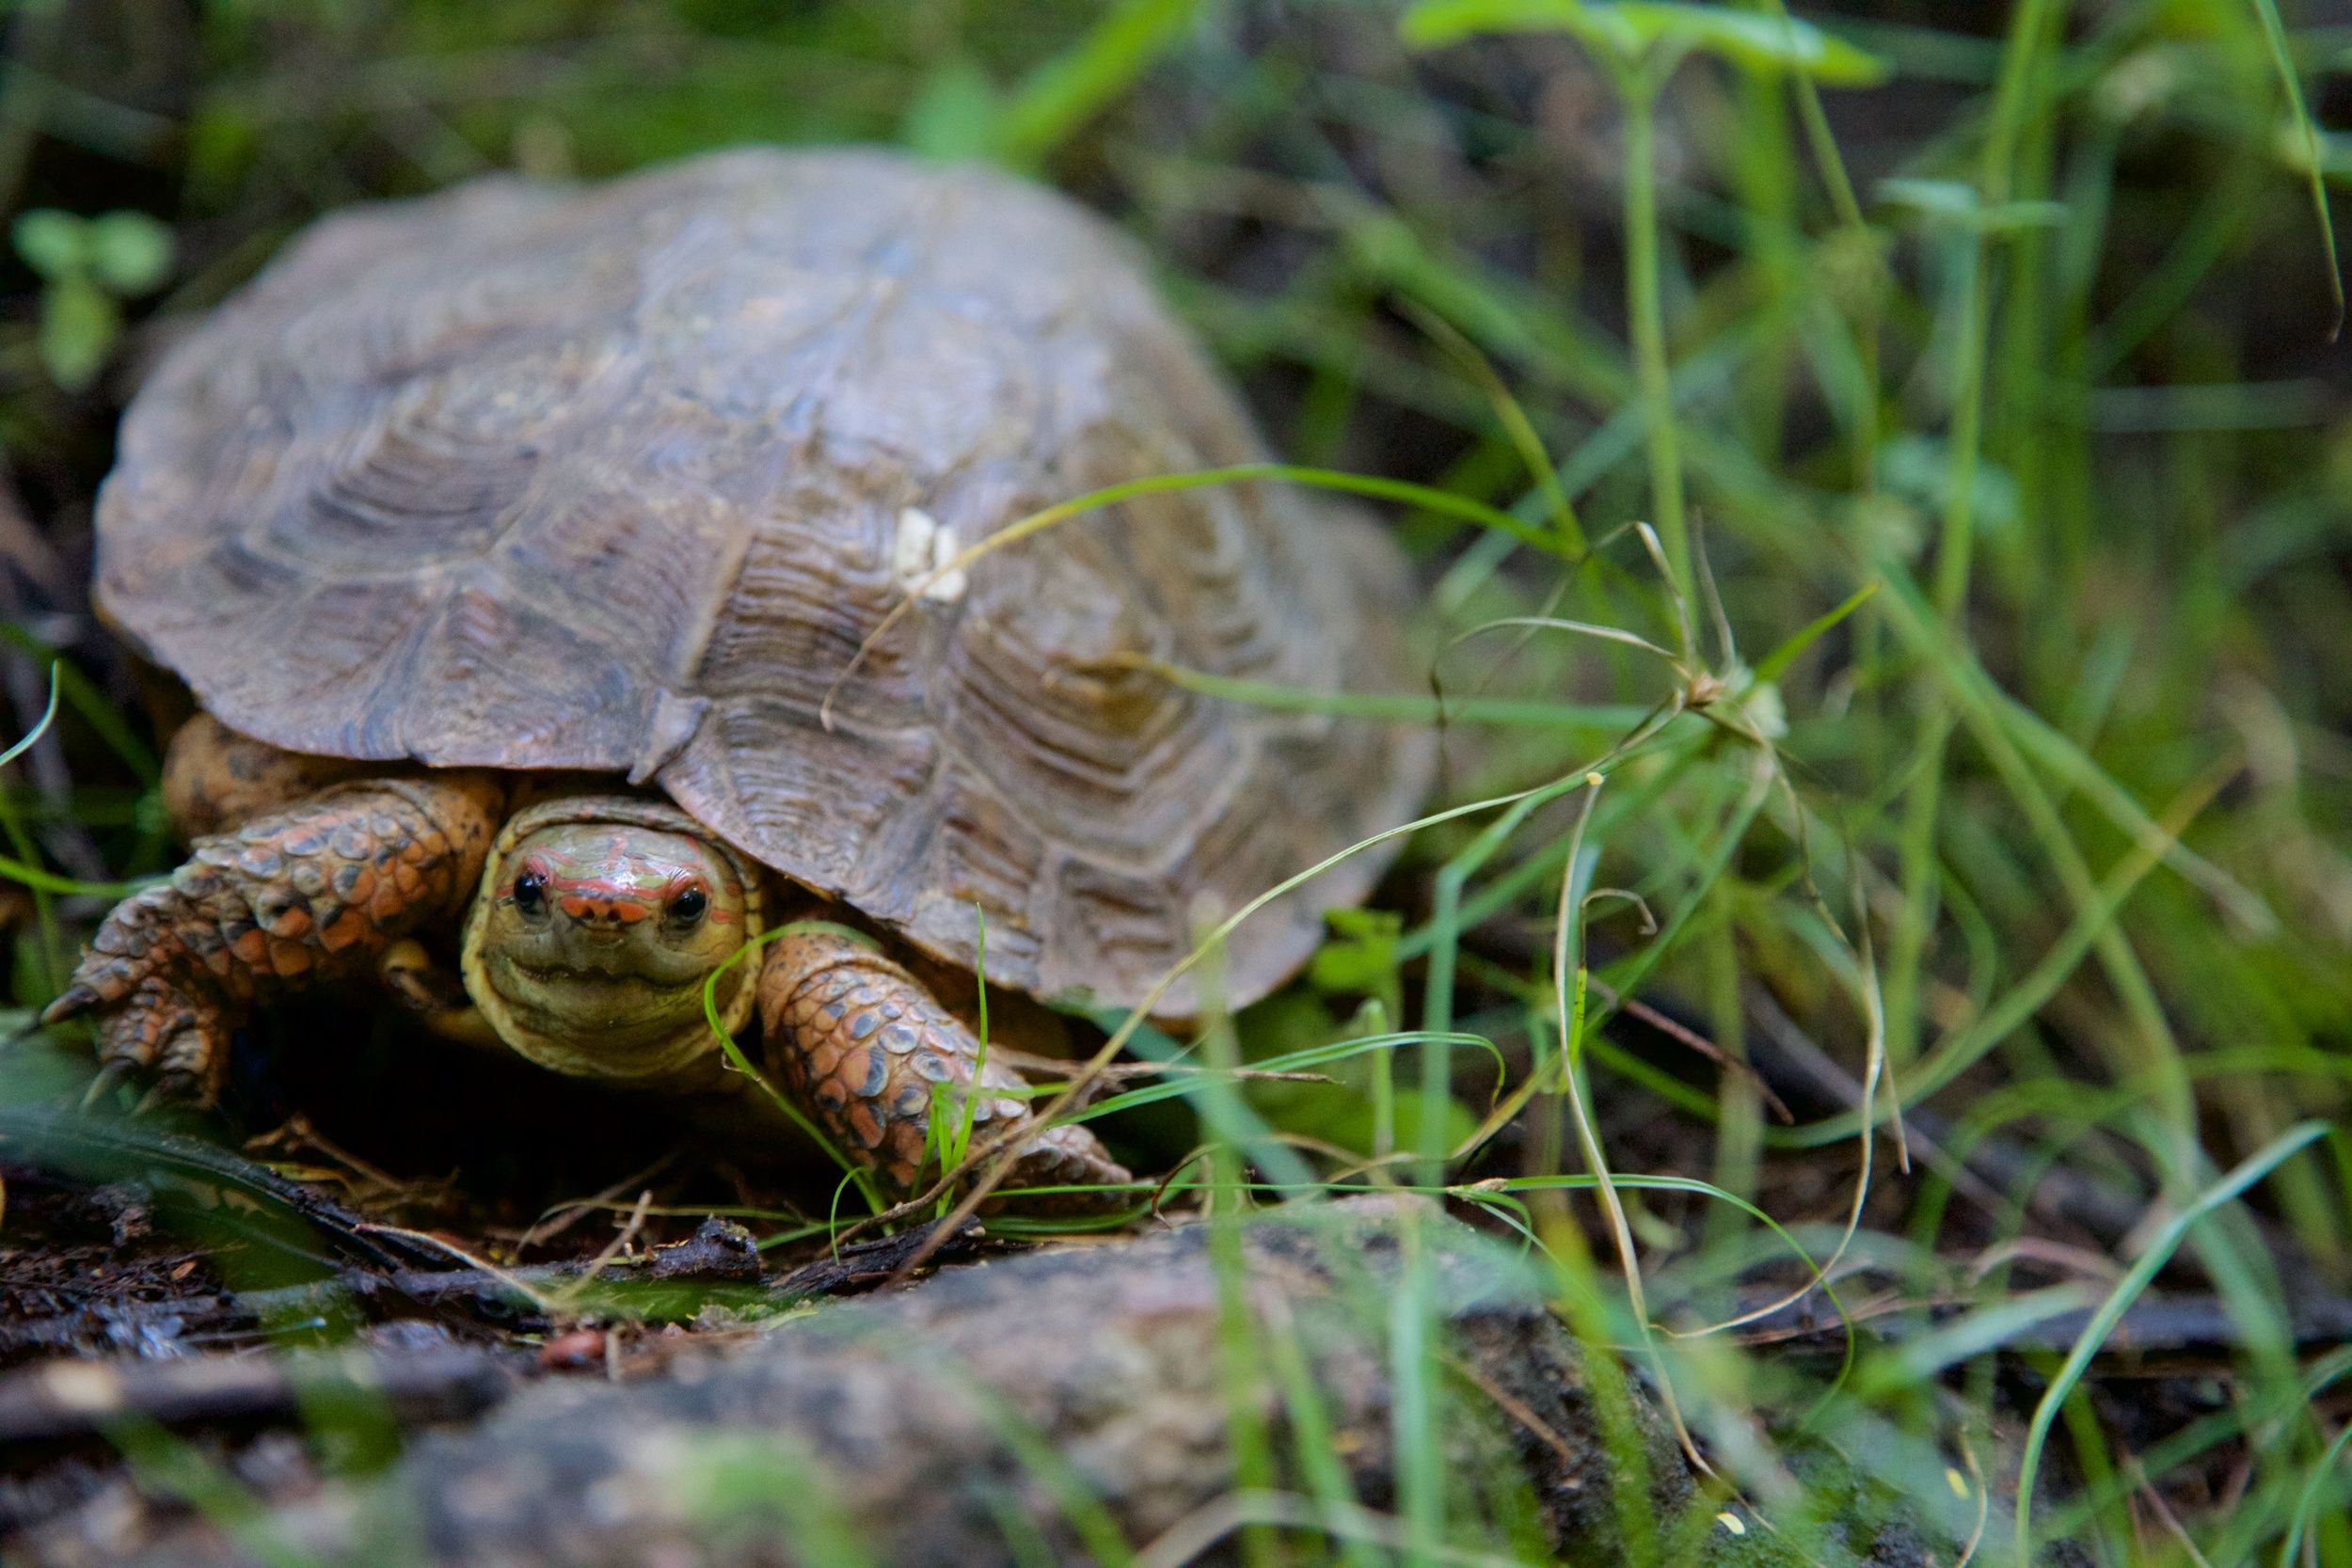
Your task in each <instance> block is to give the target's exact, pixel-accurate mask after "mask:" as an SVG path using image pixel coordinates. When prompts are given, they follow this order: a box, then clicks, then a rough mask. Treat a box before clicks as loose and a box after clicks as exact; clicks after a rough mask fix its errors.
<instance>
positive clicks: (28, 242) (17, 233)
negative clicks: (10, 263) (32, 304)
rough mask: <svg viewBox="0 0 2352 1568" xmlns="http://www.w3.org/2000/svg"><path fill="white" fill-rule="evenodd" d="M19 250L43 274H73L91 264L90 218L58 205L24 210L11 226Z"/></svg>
mask: <svg viewBox="0 0 2352 1568" xmlns="http://www.w3.org/2000/svg"><path fill="white" fill-rule="evenodd" d="M9 237H10V238H11V239H12V240H13V241H15V243H16V253H17V254H18V255H19V256H22V257H24V264H25V265H26V266H28V267H31V268H32V269H33V270H34V271H35V272H37V273H39V274H40V275H41V277H46V278H50V279H52V280H55V279H56V278H60V277H72V276H74V275H75V274H77V273H79V272H82V271H84V270H85V269H86V268H87V267H88V265H89V220H88V219H87V218H83V217H78V216H76V215H75V214H72V213H65V212H60V211H58V210H57V209H56V208H55V207H36V208H34V209H33V210H32V211H31V212H29V213H25V214H21V215H20V216H19V217H18V218H17V220H16V224H15V226H14V227H13V228H12V229H11V230H9Z"/></svg>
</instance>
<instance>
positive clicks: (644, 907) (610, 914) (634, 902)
mask: <svg viewBox="0 0 2352 1568" xmlns="http://www.w3.org/2000/svg"><path fill="white" fill-rule="evenodd" d="M548 892H549V893H551V894H553V895H555V907H556V908H557V909H559V910H562V911H564V913H565V914H567V915H570V916H571V917H572V918H573V919H574V920H593V921H597V922H605V921H612V922H614V923H617V924H619V925H622V926H634V925H636V924H637V923H638V922H639V921H641V920H644V919H645V918H646V917H647V916H649V915H651V914H652V913H653V912H654V911H656V910H657V909H658V908H659V907H660V906H658V905H655V904H649V903H647V902H645V901H644V899H643V898H640V897H638V896H637V890H636V889H635V888H634V887H624V886H622V885H620V884H618V883H615V882H608V881H604V880H602V879H598V878H595V877H559V878H557V879H555V880H554V881H553V882H552V883H551V884H550V886H549V887H548Z"/></svg>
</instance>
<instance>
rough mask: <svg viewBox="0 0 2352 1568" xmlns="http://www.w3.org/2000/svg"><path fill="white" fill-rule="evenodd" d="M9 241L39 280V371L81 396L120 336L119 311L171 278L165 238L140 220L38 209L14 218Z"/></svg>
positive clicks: (129, 215)
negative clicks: (80, 392)
mask: <svg viewBox="0 0 2352 1568" xmlns="http://www.w3.org/2000/svg"><path fill="white" fill-rule="evenodd" d="M9 237H10V238H11V239H12V240H13V241H14V242H15V244H16V253H17V255H19V256H21V257H23V258H24V264H25V265H26V266H28V267H31V268H32V269H33V271H35V272H36V273H38V274H40V279H41V290H40V338H39V346H40V363H41V368H42V369H44V370H46V371H47V372H49V378H50V379H51V380H53V381H55V382H56V384H57V385H58V386H60V387H62V388H65V389H66V390H67V391H69V392H79V391H82V390H84V389H86V388H87V387H88V386H89V385H90V383H91V382H93V381H95V380H97V379H98V372H100V371H102V370H103V369H104V368H105V365H106V358H107V356H109V355H111V354H112V353H113V352H114V348H115V343H116V341H118V340H119V339H120V338H121V336H122V307H123V305H124V303H125V302H126V301H129V300H134V299H136V298H138V297H139V296H140V295H142V294H146V293H152V292H153V291H154V290H155V289H157V288H159V287H161V286H162V284H163V281H164V279H165V278H167V277H170V276H171V252H172V244H171V230H168V229H167V228H165V227H164V226H163V224H161V223H159V222H158V221H156V220H155V219H154V218H151V217H149V216H148V215H147V214H145V213H135V212H127V211H125V212H114V213H102V214H99V215H98V216H96V217H83V216H81V215H80V214H76V213H68V212H63V211H60V210H59V209H57V208H55V207H37V208H35V209H33V210H32V211H31V212H29V213H25V214H21V215H20V216H19V217H18V218H17V220H16V223H15V225H14V227H13V228H12V229H11V230H9Z"/></svg>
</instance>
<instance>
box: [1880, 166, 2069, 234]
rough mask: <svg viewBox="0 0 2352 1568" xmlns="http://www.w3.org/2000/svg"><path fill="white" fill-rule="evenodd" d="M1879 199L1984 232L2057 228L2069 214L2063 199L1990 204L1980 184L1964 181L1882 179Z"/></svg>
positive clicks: (1964, 227) (1968, 228)
mask: <svg viewBox="0 0 2352 1568" xmlns="http://www.w3.org/2000/svg"><path fill="white" fill-rule="evenodd" d="M1878 198H1879V199H1880V200H1881V201H1883V202H1885V203H1887V204H1888V205H1890V206H1895V207H1908V208H1910V209H1911V210H1912V211H1914V212H1915V213H1918V214H1921V215H1922V216H1925V217H1930V218H1940V219H1942V220H1944V221H1945V222H1947V223H1953V224H1958V225H1959V226H1960V227H1961V228H1963V229H1967V230H1974V231H1976V232H1978V233H1983V234H1994V233H1999V232H2001V231H2002V230H2010V229H2055V228H2057V227H2058V226H2059V225H2060V224H2063V223H2064V222H2065V221H2066V219H2067V217H2068V213H2067V208H2066V203H2064V202H2063V201H2000V202H1995V203H1994V204H1993V205H1992V206H1990V207H1988V206H1986V205H1984V203H1983V202H1982V201H1981V200H1980V199H1979V198H1978V196H1977V187H1976V186H1974V185H1971V184H1969V183H1968V182H1965V181H1962V180H1902V179H1896V180H1882V181H1880V182H1878Z"/></svg>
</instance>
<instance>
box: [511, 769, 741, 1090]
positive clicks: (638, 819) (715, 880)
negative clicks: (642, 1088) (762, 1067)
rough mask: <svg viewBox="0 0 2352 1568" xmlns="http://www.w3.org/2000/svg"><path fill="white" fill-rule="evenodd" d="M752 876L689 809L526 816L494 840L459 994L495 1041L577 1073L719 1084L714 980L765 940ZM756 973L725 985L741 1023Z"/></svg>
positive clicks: (538, 810) (737, 972) (573, 802)
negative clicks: (709, 993) (708, 992)
mask: <svg viewBox="0 0 2352 1568" xmlns="http://www.w3.org/2000/svg"><path fill="white" fill-rule="evenodd" d="M758 922H759V888H758V881H757V879H756V878H755V876H754V875H753V873H752V871H751V868H750V867H749V866H747V865H746V864H745V863H744V862H743V861H742V859H741V858H740V857H739V856H738V855H737V854H736V853H735V852H734V851H733V850H732V849H730V848H728V847H725V846H723V845H721V844H719V843H717V842H715V841H714V840H712V839H710V838H709V837H707V835H706V834H704V833H703V832H702V831H701V830H700V829H699V828H698V827H697V826H696V825H695V823H694V822H693V820H692V819H691V818H690V817H688V816H685V815H684V814H682V813H680V812H677V811H675V810H674V809H672V808H670V807H668V806H663V805H659V804H655V803H653V802H650V801H645V800H634V799H629V798H626V797H614V798H610V799H604V798H596V797H586V798H577V797H576V798H570V799H563V800H552V801H549V802H548V803H546V804H544V805H540V806H535V807H532V809H530V810H528V811H524V812H521V813H518V814H517V815H516V816H515V817H514V818H513V819H512V820H510V821H509V822H508V823H507V824H506V826H505V828H504V830H503V831H502V832H501V833H500V834H499V839H498V843H497V845H496V847H494V848H493V850H492V851H491V854H490V858H489V863H488V864H487V865H486V866H485V868H484V871H483V879H482V885H481V888H480V890H479V891H478V892H477V893H476V895H475V896H474V906H473V910H472V912H471V914H470V916H469V919H468V921H467V925H466V942H465V952H464V966H465V974H466V989H467V990H469V992H471V993H472V996H473V1000H474V1004H475V1006H478V1007H480V1008H481V1009H482V1012H483V1013H484V1015H485V1017H486V1018H487V1019H488V1020H489V1022H490V1023H491V1025H492V1026H493V1027H494V1028H496V1029H497V1031H498V1033H499V1036H500V1037H501V1039H503V1040H504V1041H505V1042H506V1043H507V1044H508V1045H509V1046H511V1047H513V1048H514V1049H515V1050H516V1052H518V1053H521V1054H522V1055H524V1056H527V1057H529V1058H530V1059H531V1060H532V1061H534V1062H537V1063H539V1064H540V1065H541V1066H542V1067H548V1068H552V1069H555V1070H557V1071H559V1072H564V1073H569V1074H572V1075H575V1076H579V1077H590V1078H605V1079H619V1080H632V1081H639V1082H643V1081H645V1080H649V1079H675V1080H679V1081H680V1085H681V1086H684V1085H685V1084H686V1083H687V1081H690V1080H699V1079H703V1078H711V1077H715V1076H716V1072H717V1067H718V1059H719V1057H720V1054H721V1049H720V1044H719V1040H718V1037H717V1036H715V1035H713V1034H712V1033H711V1030H710V1026H709V1022H708V1020H707V1018H706V1017H705V1015H704V1012H703V985H704V982H705V981H706V980H707V979H708V978H709V976H710V974H711V972H712V971H713V970H716V969H717V968H718V967H719V966H720V965H721V964H723V963H724V962H725V961H726V959H727V958H730V957H731V956H733V955H734V954H735V953H736V952H737V951H738V950H739V949H740V948H741V947H742V945H743V943H744V942H746V941H748V940H749V939H751V938H752V937H754V936H756V935H757V934H758ZM751 973H752V970H751V966H749V965H738V966H737V967H736V968H735V969H733V970H730V971H729V972H728V973H727V974H725V975H724V976H723V977H722V989H721V990H720V992H719V994H718V996H717V1001H718V1004H719V1011H720V1017H721V1022H723V1023H724V1024H725V1025H726V1026H727V1027H728V1028H729V1029H730V1031H731V1030H733V1029H735V1028H738V1027H740V1025H741V1024H742V1022H743V1021H744V1018H745V1016H746V1015H747V1013H748V1010H749V1007H750V1006H751V1002H752V991H753V989H754V988H753V987H752V986H750V985H749V984H746V983H745V976H746V975H748V974H751Z"/></svg>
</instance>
